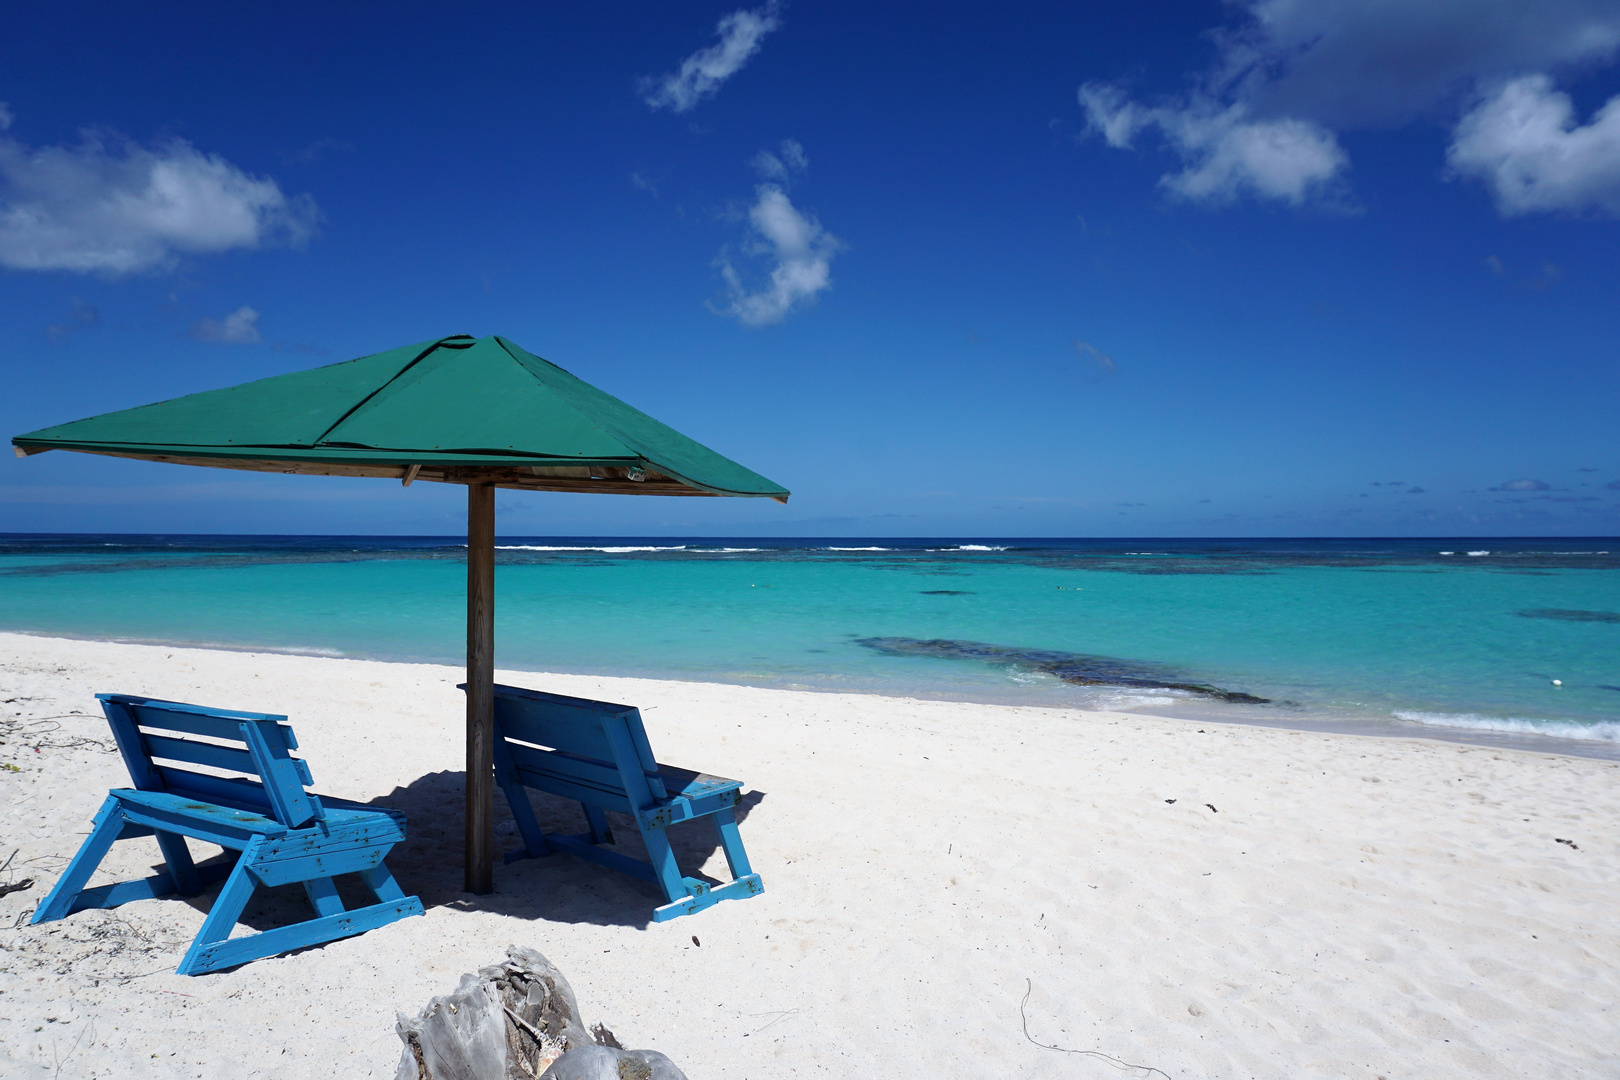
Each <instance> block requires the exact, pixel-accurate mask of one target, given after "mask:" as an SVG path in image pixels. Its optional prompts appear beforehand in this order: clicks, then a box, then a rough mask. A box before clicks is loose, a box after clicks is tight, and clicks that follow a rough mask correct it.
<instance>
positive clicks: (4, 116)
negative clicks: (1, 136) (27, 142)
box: [0, 101, 16, 131]
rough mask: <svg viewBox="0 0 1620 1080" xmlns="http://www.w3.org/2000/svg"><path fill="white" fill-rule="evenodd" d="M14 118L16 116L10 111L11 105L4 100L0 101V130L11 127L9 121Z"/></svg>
mask: <svg viewBox="0 0 1620 1080" xmlns="http://www.w3.org/2000/svg"><path fill="white" fill-rule="evenodd" d="M15 119H16V117H15V116H13V115H12V113H11V106H10V105H7V104H6V103H5V102H4V101H0V131H5V130H6V129H8V128H9V127H11V122H12V121H13V120H15Z"/></svg>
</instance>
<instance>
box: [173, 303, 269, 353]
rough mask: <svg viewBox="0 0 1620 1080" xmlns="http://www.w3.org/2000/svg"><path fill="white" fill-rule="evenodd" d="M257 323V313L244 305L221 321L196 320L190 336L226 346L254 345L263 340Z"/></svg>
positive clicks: (192, 325)
mask: <svg viewBox="0 0 1620 1080" xmlns="http://www.w3.org/2000/svg"><path fill="white" fill-rule="evenodd" d="M258 323H259V313H258V312H257V311H254V310H253V309H252V308H250V307H248V306H247V305H246V304H244V305H242V306H241V307H239V308H237V309H236V310H235V311H233V312H231V313H230V314H229V315H227V316H225V317H224V318H223V319H198V320H197V321H196V322H194V323H192V324H191V336H192V337H194V338H196V339H197V340H198V341H210V342H217V343H220V344H226V345H256V344H258V343H259V342H261V341H263V340H264V338H262V337H260V336H259V326H258Z"/></svg>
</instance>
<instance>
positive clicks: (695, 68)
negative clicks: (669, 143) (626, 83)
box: [641, 0, 782, 113]
mask: <svg viewBox="0 0 1620 1080" xmlns="http://www.w3.org/2000/svg"><path fill="white" fill-rule="evenodd" d="M781 25H782V17H781V5H780V4H779V3H777V0H771V2H770V3H768V4H766V5H765V6H764V7H762V8H755V9H754V10H752V11H747V10H744V11H733V12H732V13H731V14H730V15H727V16H726V17H725V18H723V19H721V20H720V22H719V24H718V25H717V26H716V27H715V33H716V34H717V35H718V36H719V38H720V40H719V41H717V42H715V43H714V44H713V45H710V46H709V47H708V48H706V49H699V50H698V51H697V52H695V53H693V54H692V55H691V56H688V57H687V58H686V59H685V60H682V61H681V66H680V67H679V68H677V69H676V70H675V71H673V72H671V73H670V74H668V75H663V76H660V77H658V78H647V79H643V80H642V81H641V93H642V100H644V101H645V102H646V103H647V104H648V105H650V106H652V107H653V108H654V109H669V110H670V111H672V112H676V113H684V112H691V111H692V110H693V109H695V108H696V107H697V106H698V103H699V102H701V101H702V100H703V99H704V98H707V97H712V96H713V95H714V94H715V93H717V92H718V91H719V89H720V87H721V85H722V84H724V83H725V81H726V80H727V79H729V78H731V77H732V76H733V75H735V74H737V72H739V71H741V70H742V69H743V66H744V65H745V64H747V63H748V61H749V60H752V59H753V57H754V54H755V53H757V52H759V49H760V45H761V43H763V41H764V40H765V35H766V34H769V33H770V32H771V31H773V30H775V29H777V28H778V27H780V26H781Z"/></svg>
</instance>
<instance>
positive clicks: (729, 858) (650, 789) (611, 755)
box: [463, 686, 765, 922]
mask: <svg viewBox="0 0 1620 1080" xmlns="http://www.w3.org/2000/svg"><path fill="white" fill-rule="evenodd" d="M463 689H465V687H463ZM494 749H495V782H496V783H497V784H499V785H501V788H502V790H504V791H505V792H506V801H507V803H508V804H509V805H510V806H511V808H512V817H513V818H514V819H515V820H516V822H517V827H518V832H519V833H520V834H521V835H522V837H523V843H524V847H523V849H522V850H520V851H513V852H508V853H507V856H506V861H507V862H509V863H510V862H513V861H514V860H517V859H528V858H538V857H541V856H545V855H550V854H552V853H553V852H554V851H566V852H570V853H571V854H574V855H578V856H579V857H580V858H583V859H589V860H591V861H592V862H596V863H600V864H601V865H603V866H606V867H608V868H610V869H613V870H619V871H622V872H624V873H626V874H631V875H633V876H635V877H638V878H642V879H643V880H646V881H650V882H652V883H653V884H655V885H657V886H658V887H659V888H661V889H662V890H663V892H664V896H665V898H666V899H667V900H668V901H669V902H668V903H666V904H664V905H663V906H661V907H658V908H654V909H653V920H654V921H655V922H664V921H665V920H668V919H673V918H676V917H677V916H681V915H691V914H693V913H695V912H698V911H702V910H703V909H704V908H706V907H709V906H711V905H713V904H717V903H719V902H720V901H721V900H728V899H734V898H742V897H748V896H756V895H758V894H759V893H760V892H762V891H763V890H764V888H765V887H764V885H762V884H761V883H760V880H759V875H758V874H756V873H754V872H753V870H752V868H751V867H750V866H749V865H748V853H747V852H746V851H744V850H743V842H742V834H741V833H739V832H738V831H737V816H736V813H735V810H734V808H735V807H736V805H737V797H738V793H739V792H740V790H741V789H742V781H740V780H727V779H725V778H723V777H719V776H709V775H706V774H704V773H696V772H691V771H689V770H686V769H677V768H674V767H672V766H669V765H660V764H658V762H657V761H655V760H654V759H653V752H652V746H651V745H650V744H649V743H648V742H647V731H646V729H645V728H644V727H642V725H641V713H640V711H639V710H637V709H636V708H634V707H633V706H630V705H614V704H611V703H610V702H606V701H591V700H590V699H588V698H575V697H564V696H563V695H561V694H547V693H542V692H541V691H539V690H525V689H523V688H521V687H517V686H496V687H495V747H494ZM525 788H537V789H539V790H541V791H549V792H551V793H552V794H553V795H560V796H562V797H563V798H566V799H573V800H575V801H577V802H578V803H579V804H580V807H581V808H582V809H583V810H584V811H585V820H586V823H587V825H588V826H589V830H588V831H587V832H584V833H580V834H579V835H577V836H566V835H561V834H556V833H546V834H542V833H541V832H540V825H539V823H538V822H537V821H536V820H535V817H534V809H533V807H531V806H530V805H529V796H528V793H527V792H526V791H525V790H524V789H525ZM607 810H617V811H619V812H620V813H624V814H628V815H630V816H631V817H632V818H634V819H635V822H636V825H637V827H639V828H640V830H641V837H642V839H643V840H644V841H646V844H647V854H648V855H649V856H650V857H651V859H652V861H651V862H642V861H641V860H639V859H632V858H630V857H629V856H627V855H622V854H620V853H618V852H616V851H609V850H607V849H605V848H603V847H601V846H600V845H602V844H610V843H612V842H613V833H612V832H611V831H610V830H609V828H608V822H607V816H606V814H605V813H604V811H607ZM700 817H706V818H708V819H709V820H710V821H712V822H713V823H714V826H715V829H716V830H717V831H718V832H719V834H720V846H721V849H722V850H723V851H724V852H725V854H726V862H727V863H729V864H730V866H731V876H732V880H731V881H729V882H727V883H725V884H723V885H718V886H714V885H710V884H709V883H708V882H706V881H703V880H701V879H699V878H692V877H683V876H682V875H681V871H680V868H679V866H677V865H676V862H675V853H674V852H673V851H672V850H671V849H670V846H669V838H668V837H666V836H665V835H664V830H666V829H668V828H669V827H670V826H671V825H674V824H676V823H677V822H681V821H690V820H692V819H693V818H700Z"/></svg>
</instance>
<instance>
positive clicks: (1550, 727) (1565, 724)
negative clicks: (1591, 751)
mask: <svg viewBox="0 0 1620 1080" xmlns="http://www.w3.org/2000/svg"><path fill="white" fill-rule="evenodd" d="M1394 715H1395V718H1396V719H1397V720H1406V721H1408V722H1410V723H1414V724H1430V725H1433V726H1435V727H1449V728H1472V729H1474V730H1476V731H1511V732H1514V733H1515V734H1521V735H1551V736H1553V737H1554V738H1559V739H1586V740H1589V741H1596V742H1620V722H1616V721H1613V720H1600V721H1598V722H1597V723H1594V724H1578V723H1575V722H1573V721H1570V720H1535V719H1527V718H1523V717H1516V716H1480V715H1479V714H1478V713H1435V712H1418V711H1416V710H1412V709H1397V710H1395V713H1394Z"/></svg>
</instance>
